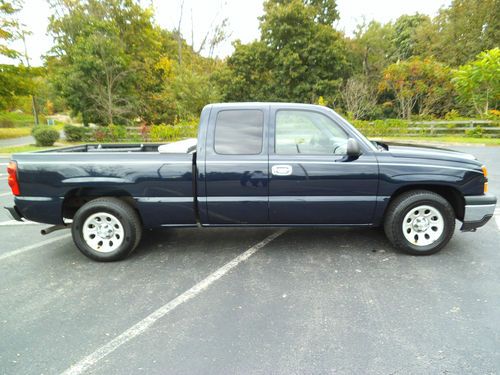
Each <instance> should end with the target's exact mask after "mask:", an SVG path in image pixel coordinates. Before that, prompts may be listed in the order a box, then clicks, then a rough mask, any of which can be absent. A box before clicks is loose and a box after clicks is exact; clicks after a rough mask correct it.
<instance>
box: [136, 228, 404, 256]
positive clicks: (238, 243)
mask: <svg viewBox="0 0 500 375" xmlns="http://www.w3.org/2000/svg"><path fill="white" fill-rule="evenodd" d="M277 230H278V229H276V228H262V229H259V228H190V229H172V228H170V229H155V230H150V231H146V232H145V233H144V235H143V240H142V241H141V243H140V245H139V246H138V248H137V250H136V251H135V252H134V253H133V254H132V256H146V255H151V254H162V253H169V252H175V253H179V252H182V253H186V252H193V251H194V252H198V251H201V252H204V253H205V252H209V253H214V254H217V253H220V252H221V251H235V252H236V253H241V252H243V251H245V250H247V249H248V248H249V247H251V246H253V245H255V244H257V243H259V242H260V241H262V240H263V239H264V238H266V237H267V236H268V235H269V234H271V233H273V232H275V231H277ZM263 250H264V251H266V252H274V251H287V252H290V253H293V252H304V251H307V252H312V253H314V252H316V253H317V252H324V251H327V252H329V253H343V252H345V251H349V252H352V253H376V252H387V253H395V254H399V253H398V252H396V251H395V250H394V249H393V248H392V247H391V245H390V243H389V242H388V241H387V239H386V238H385V236H384V233H383V230H381V229H378V228H369V229H367V228H363V229H353V228H288V229H287V230H286V232H285V233H284V234H283V235H281V236H280V237H278V238H277V239H275V240H274V241H272V242H271V243H269V244H268V245H266V246H265V248H264V249H263Z"/></svg>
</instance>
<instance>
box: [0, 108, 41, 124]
mask: <svg viewBox="0 0 500 375" xmlns="http://www.w3.org/2000/svg"><path fill="white" fill-rule="evenodd" d="M42 120H44V118H42ZM34 123H35V120H34V118H33V115H31V114H27V113H23V112H18V111H16V112H0V128H17V127H27V126H33V125H34Z"/></svg>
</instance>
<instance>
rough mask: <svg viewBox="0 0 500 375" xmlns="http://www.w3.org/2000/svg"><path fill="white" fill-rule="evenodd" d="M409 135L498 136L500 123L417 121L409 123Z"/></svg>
mask: <svg viewBox="0 0 500 375" xmlns="http://www.w3.org/2000/svg"><path fill="white" fill-rule="evenodd" d="M407 130H408V134H407V136H410V137H411V136H419V135H420V136H421V135H424V134H425V135H430V136H444V135H473V134H482V135H483V136H487V137H492V138H498V137H500V123H498V122H494V121H489V120H464V121H416V122H411V123H409V126H408V128H407Z"/></svg>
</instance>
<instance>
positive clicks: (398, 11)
mask: <svg viewBox="0 0 500 375" xmlns="http://www.w3.org/2000/svg"><path fill="white" fill-rule="evenodd" d="M181 1H182V0H141V2H142V4H143V5H144V6H150V5H151V4H152V5H153V7H154V8H155V20H156V22H157V23H158V24H159V25H160V26H162V27H164V28H167V29H170V30H171V29H174V28H176V27H177V24H178V22H179V15H180V4H181ZM450 3H451V0H418V1H415V0H337V4H338V10H339V13H340V20H339V21H338V23H337V24H336V25H335V26H336V28H337V29H339V30H342V31H344V32H345V33H346V34H347V35H352V33H353V32H354V30H355V28H356V25H357V24H359V23H361V22H363V20H366V21H367V22H368V21H371V20H377V21H379V22H382V23H386V22H389V21H393V20H395V19H397V18H398V17H399V16H401V15H402V14H414V13H416V12H419V13H423V14H428V15H430V16H434V15H436V14H437V12H438V10H439V9H440V8H441V7H443V6H449V5H450ZM262 12H263V7H262V0H184V8H183V18H182V24H181V31H182V34H183V36H184V38H186V39H187V41H188V42H189V43H191V30H194V45H195V49H196V48H198V46H199V45H200V43H201V40H202V39H203V37H204V35H205V34H206V33H207V31H208V30H210V29H211V25H214V24H217V23H218V22H220V21H221V20H222V19H224V18H225V17H227V18H228V19H229V26H228V31H229V33H230V35H231V37H230V38H229V40H228V41H227V42H225V43H223V44H221V45H220V46H219V47H218V49H217V50H216V51H215V54H216V55H217V56H219V57H225V56H228V55H230V54H231V52H232V50H233V48H232V45H231V43H232V41H234V40H236V39H240V40H241V41H242V42H244V43H247V42H251V41H252V40H254V39H257V38H258V37H259V35H260V32H259V21H258V19H257V17H259V16H260V15H262ZM50 14H51V10H50V8H49V6H48V4H47V2H46V0H25V6H24V8H23V9H22V11H21V12H20V14H19V19H20V21H21V22H22V23H23V24H25V25H26V27H27V29H28V30H30V31H31V35H30V36H28V37H27V40H26V44H27V47H28V53H29V55H30V60H31V64H32V65H34V66H38V65H42V64H43V57H42V56H43V55H44V54H45V53H46V52H47V51H48V50H49V49H50V47H51V46H52V39H51V38H50V36H48V35H47V25H48V17H49V16H50ZM193 26H194V27H193ZM14 47H15V48H16V49H18V50H21V49H22V45H21V44H20V43H16V44H15V45H14ZM0 63H12V61H10V62H9V61H8V60H6V59H5V58H0Z"/></svg>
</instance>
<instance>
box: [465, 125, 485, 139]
mask: <svg viewBox="0 0 500 375" xmlns="http://www.w3.org/2000/svg"><path fill="white" fill-rule="evenodd" d="M465 135H466V136H467V137H472V138H482V137H483V136H484V131H483V128H482V127H480V126H475V127H473V128H472V129H469V130H466V131H465Z"/></svg>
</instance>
